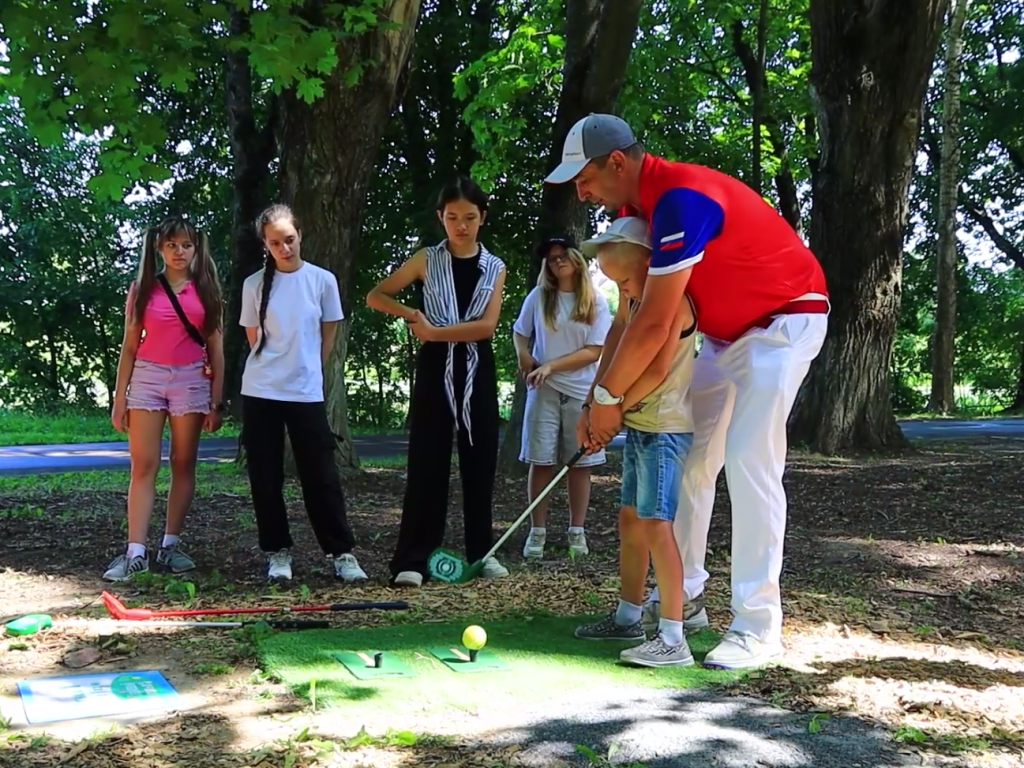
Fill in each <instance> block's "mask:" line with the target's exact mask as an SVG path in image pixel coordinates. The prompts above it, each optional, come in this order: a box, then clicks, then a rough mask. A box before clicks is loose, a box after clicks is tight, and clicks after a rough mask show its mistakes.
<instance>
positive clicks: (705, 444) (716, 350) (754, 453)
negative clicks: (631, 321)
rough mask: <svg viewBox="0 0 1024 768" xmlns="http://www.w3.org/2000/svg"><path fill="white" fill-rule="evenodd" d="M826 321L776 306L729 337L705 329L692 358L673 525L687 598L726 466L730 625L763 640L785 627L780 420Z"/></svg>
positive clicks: (700, 574)
mask: <svg viewBox="0 0 1024 768" xmlns="http://www.w3.org/2000/svg"><path fill="white" fill-rule="evenodd" d="M827 325H828V316H827V315H825V314H797V315H780V316H778V317H776V318H775V320H774V321H773V322H772V324H771V325H770V326H769V327H768V328H763V329H762V328H755V329H753V330H751V331H749V332H747V333H746V334H744V335H743V336H741V337H740V338H739V339H737V340H736V341H734V342H732V343H723V342H717V341H715V340H713V339H709V338H707V337H705V339H704V343H703V345H702V347H701V350H700V353H699V354H698V355H697V359H696V360H695V361H694V367H693V382H692V384H691V389H690V391H691V397H692V402H693V420H694V441H693V448H692V449H691V450H690V454H689V456H688V457H687V460H686V466H685V468H684V472H683V487H682V490H681V492H680V496H679V507H678V511H677V513H676V519H675V525H674V530H675V536H676V542H677V544H678V545H679V554H680V556H681V557H682V561H683V588H684V592H685V595H686V600H692V599H693V598H695V597H696V596H697V595H699V594H701V593H702V592H703V591H704V583H705V582H706V581H707V578H708V572H707V570H706V569H705V567H704V558H705V554H706V552H707V545H708V529H709V528H710V526H711V511H712V509H713V507H714V504H715V483H716V481H717V479H718V474H719V472H721V471H722V468H723V467H725V477H726V481H727V484H728V488H729V499H730V502H731V507H732V611H733V621H732V626H731V627H730V629H733V630H735V631H738V632H749V633H750V634H753V635H755V636H756V637H758V638H759V639H761V640H762V641H764V642H768V643H777V642H779V641H780V639H781V633H782V596H781V592H780V589H779V577H780V575H781V572H782V550H783V542H784V539H785V535H786V492H785V490H784V489H783V486H782V475H783V473H784V471H785V469H786V450H787V440H786V422H787V420H788V418H789V414H790V411H791V410H792V408H793V401H794V400H795V399H796V395H797V392H798V391H799V389H800V385H801V384H802V383H803V380H804V378H805V377H806V376H807V371H808V369H809V368H810V365H811V362H812V361H813V360H814V358H815V357H817V355H818V352H819V351H820V350H821V345H822V344H823V343H824V340H825V331H826V328H827ZM651 599H652V600H656V599H658V598H657V595H656V594H654V595H652V596H651Z"/></svg>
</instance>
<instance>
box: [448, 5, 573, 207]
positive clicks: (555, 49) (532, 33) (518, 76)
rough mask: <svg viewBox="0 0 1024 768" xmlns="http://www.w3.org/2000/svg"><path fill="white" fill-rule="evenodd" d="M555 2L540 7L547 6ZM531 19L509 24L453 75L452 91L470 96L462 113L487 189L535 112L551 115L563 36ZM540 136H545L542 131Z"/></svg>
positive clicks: (533, 120) (476, 172)
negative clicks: (500, 39) (503, 39)
mask: <svg viewBox="0 0 1024 768" xmlns="http://www.w3.org/2000/svg"><path fill="white" fill-rule="evenodd" d="M553 5H554V4H552V3H548V4H546V5H545V4H542V5H541V8H542V10H545V11H549V12H550V11H551V10H552V6H553ZM549 15H550V13H549ZM539 21H541V20H540V19H537V20H536V22H539ZM534 23H535V20H534V19H529V20H527V21H524V23H523V24H522V26H520V27H518V28H516V29H514V30H511V34H510V35H509V38H508V42H507V43H506V44H505V45H504V46H502V47H501V48H496V49H492V50H490V51H488V52H487V53H486V54H484V55H483V56H481V57H480V58H479V59H477V60H476V61H474V62H472V63H471V64H470V65H469V66H468V67H467V68H466V69H464V70H463V71H462V72H460V73H459V74H458V75H456V76H455V95H456V96H457V97H458V98H459V99H462V100H464V101H466V100H468V102H469V103H468V105H467V106H466V108H465V110H464V111H463V113H462V116H463V119H464V120H465V121H466V122H467V123H468V124H469V125H470V127H471V128H472V130H473V138H474V145H475V148H476V150H477V152H478V153H479V157H478V159H477V161H476V162H475V163H474V164H473V176H474V178H476V180H477V181H478V182H479V183H480V184H481V185H482V186H483V187H484V188H485V189H493V187H494V184H495V182H496V181H497V180H498V179H499V178H501V177H502V176H503V175H505V174H507V173H508V169H509V166H510V164H511V163H513V162H514V161H515V158H516V154H517V150H518V151H521V146H522V145H521V141H522V139H523V138H524V137H525V136H526V135H527V134H528V133H529V132H530V131H531V129H532V128H533V127H534V126H536V124H537V120H538V118H540V117H541V116H542V115H544V112H545V111H546V112H547V113H548V116H549V119H550V120H552V121H553V120H554V114H553V107H554V105H556V104H557V103H558V93H559V90H560V88H561V83H562V75H561V68H562V57H563V55H564V49H565V41H564V40H563V38H562V36H561V35H557V34H554V33H553V32H551V31H550V30H544V29H538V28H537V26H534ZM541 105H545V106H541ZM538 107H540V109H538ZM538 112H540V114H538ZM539 138H540V140H541V142H544V140H545V139H547V137H546V136H544V135H543V134H542V135H541V136H540V137H539ZM542 145H543V144H542ZM543 154H546V153H542V155H543Z"/></svg>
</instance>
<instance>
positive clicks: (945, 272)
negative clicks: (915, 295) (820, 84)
mask: <svg viewBox="0 0 1024 768" xmlns="http://www.w3.org/2000/svg"><path fill="white" fill-rule="evenodd" d="M966 17H967V0H956V5H955V6H954V7H953V11H952V13H951V14H950V18H949V26H948V28H947V31H946V57H945V90H944V93H943V104H942V162H941V165H940V166H939V174H940V178H939V251H938V259H937V260H936V275H935V278H936V280H935V285H936V308H935V335H934V339H933V342H932V396H931V410H932V411H934V412H936V413H949V412H950V411H952V410H953V409H954V408H955V406H956V401H955V398H954V384H955V383H956V377H955V375H954V371H953V362H954V355H955V352H956V263H957V258H956V208H957V205H956V197H957V188H958V186H959V184H960V131H959V125H960V58H961V52H962V50H963V28H964V19H965V18H966Z"/></svg>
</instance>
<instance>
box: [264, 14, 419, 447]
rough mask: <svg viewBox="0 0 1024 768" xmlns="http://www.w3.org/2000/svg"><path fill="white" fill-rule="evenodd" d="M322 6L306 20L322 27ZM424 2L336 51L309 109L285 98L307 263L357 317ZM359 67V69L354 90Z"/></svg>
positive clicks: (341, 383) (337, 408)
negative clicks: (384, 138) (366, 252)
mask: <svg viewBox="0 0 1024 768" xmlns="http://www.w3.org/2000/svg"><path fill="white" fill-rule="evenodd" d="M322 7H323V3H321V2H319V0H317V1H315V2H307V3H306V4H305V5H304V6H303V7H302V11H301V13H302V15H303V16H304V17H305V18H307V19H308V20H310V21H312V22H313V23H322V15H321V9H322ZM419 9H420V2H419V0H392V1H391V2H388V3H386V4H385V5H384V6H383V8H382V9H381V11H380V15H381V17H382V21H384V22H386V23H385V24H382V25H381V26H380V27H378V28H376V29H374V30H371V31H370V32H367V33H365V34H363V35H361V36H360V37H357V38H349V39H347V40H345V41H344V42H343V43H342V44H341V45H339V46H338V56H339V59H340V61H339V63H338V65H337V66H336V67H335V69H334V71H333V72H332V73H331V75H330V76H328V77H327V78H326V80H325V82H324V86H323V87H324V93H323V95H322V96H321V97H320V98H318V99H316V100H315V101H314V102H313V103H311V104H307V103H306V102H305V101H303V100H302V99H300V98H299V97H298V96H297V95H296V93H295V92H294V90H289V91H286V92H284V93H283V94H282V95H281V109H280V119H279V121H278V127H277V135H278V145H279V147H280V157H281V169H280V176H279V179H280V188H281V197H282V199H283V200H284V201H285V202H286V203H287V204H288V205H289V206H291V208H292V210H293V211H294V212H295V214H296V217H297V218H298V219H299V223H300V226H301V228H302V236H303V241H302V246H303V258H305V259H307V260H308V261H310V262H312V263H314V264H317V265H319V266H322V267H324V268H326V269H329V270H331V271H332V272H333V273H334V274H335V276H336V277H337V278H338V283H339V287H340V289H341V297H342V305H343V307H345V308H346V310H347V311H348V312H349V313H351V311H352V308H353V307H354V306H355V305H354V304H353V302H352V296H351V295H350V291H349V288H350V285H351V278H352V274H353V270H354V266H355V261H356V254H357V253H358V249H359V235H360V230H361V227H362V222H363V214H364V209H365V203H366V193H367V189H368V187H369V182H370V178H371V174H372V173H373V170H374V165H375V162H376V159H377V154H378V147H379V144H380V137H381V134H382V133H383V130H384V127H385V125H386V124H387V121H388V119H389V117H390V115H391V110H392V106H393V104H394V101H395V99H396V96H397V95H398V94H397V87H398V83H399V79H400V77H401V75H402V73H403V71H404V70H405V67H406V65H407V63H408V59H409V53H410V51H411V49H412V43H413V38H414V35H415V29H416V21H417V18H418V16H419ZM353 65H362V71H361V73H360V75H359V79H358V80H357V81H356V83H355V84H354V85H348V84H346V75H347V73H348V71H349V68H350V67H352V66H353ZM349 322H350V318H346V320H344V321H342V323H341V327H340V329H339V332H338V338H337V342H336V344H335V349H334V354H333V355H332V356H331V358H330V360H329V361H328V364H327V366H326V367H325V370H324V388H325V390H326V400H327V411H328V415H329V417H330V421H331V425H332V428H333V429H334V431H335V433H337V434H339V435H341V436H342V438H344V441H343V444H342V450H341V463H342V465H343V466H351V467H354V466H357V465H358V459H357V457H356V454H355V450H354V448H353V446H352V442H351V440H350V439H349V432H348V423H347V421H348V420H347V417H348V409H347V404H346V393H345V357H346V350H347V348H348V331H349Z"/></svg>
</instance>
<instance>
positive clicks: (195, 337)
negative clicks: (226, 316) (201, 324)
mask: <svg viewBox="0 0 1024 768" xmlns="http://www.w3.org/2000/svg"><path fill="white" fill-rule="evenodd" d="M156 279H157V280H159V281H160V285H161V286H163V289H164V292H165V293H166V294H167V298H168V299H170V300H171V306H172V307H174V311H175V312H176V313H177V315H178V319H180V320H181V323H182V325H184V326H185V330H186V331H187V332H188V335H189V336H191V337H192V341H194V342H195V343H196V344H198V345H199V346H200V347H202V348H203V349H206V340H205V339H204V338H203V334H201V333H200V332H199V331H198V330H197V329H196V327H195V326H194V325H192V323H191V322H189V319H188V317H186V316H185V310H183V309H182V308H181V304H179V303H178V296H177V294H175V293H174V289H173V288H171V284H170V283H169V282H167V278H166V277H164V276H163V275H162V274H161V275H157V276H156Z"/></svg>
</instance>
